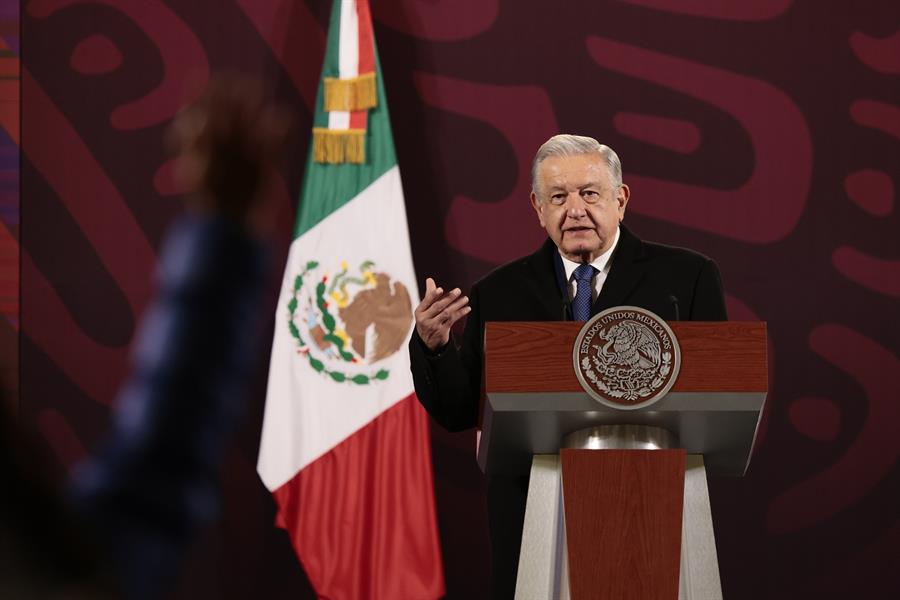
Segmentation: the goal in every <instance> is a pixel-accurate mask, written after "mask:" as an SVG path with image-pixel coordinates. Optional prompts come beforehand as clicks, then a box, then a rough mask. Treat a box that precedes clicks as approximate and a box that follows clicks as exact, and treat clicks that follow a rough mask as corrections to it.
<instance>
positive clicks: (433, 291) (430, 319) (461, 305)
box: [415, 277, 472, 352]
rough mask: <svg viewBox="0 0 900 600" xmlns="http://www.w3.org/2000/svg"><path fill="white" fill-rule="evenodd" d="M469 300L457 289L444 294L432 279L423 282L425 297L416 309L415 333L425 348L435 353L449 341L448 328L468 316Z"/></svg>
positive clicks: (469, 309)
mask: <svg viewBox="0 0 900 600" xmlns="http://www.w3.org/2000/svg"><path fill="white" fill-rule="evenodd" d="M471 310H472V307H471V306H469V298H468V297H466V296H461V292H460V290H459V288H455V289H453V290H450V291H449V292H447V293H444V290H443V288H439V287H437V284H435V283H434V279H432V278H431V277H429V278H428V279H426V280H425V297H424V298H422V301H421V302H419V305H418V306H417V307H416V312H415V315H416V332H417V333H418V334H419V337H420V338H422V341H423V342H425V346H427V347H428V349H429V350H431V351H432V352H437V351H438V350H440V349H441V348H443V347H444V346H446V345H447V343H448V342H449V341H450V328H451V327H452V326H453V324H454V323H456V322H457V321H458V320H459V319H460V317H463V316H464V315H467V314H469V312H470V311H471Z"/></svg>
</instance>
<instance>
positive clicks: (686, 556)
mask: <svg viewBox="0 0 900 600" xmlns="http://www.w3.org/2000/svg"><path fill="white" fill-rule="evenodd" d="M576 445H581V444H576ZM665 445H667V444H664V445H662V446H659V445H658V446H656V447H665ZM606 447H609V446H606ZM564 513H565V510H564V503H563V485H562V469H561V461H560V458H559V456H557V455H535V456H534V458H533V461H532V467H531V479H530V483H529V489H528V500H527V504H526V510H525V523H524V529H523V533H522V547H521V552H520V555H519V570H518V578H517V584H516V596H515V597H516V598H517V599H521V600H526V599H534V600H538V599H540V600H545V599H547V598H552V599H554V600H556V599H559V600H569V599H570V598H574V599H575V600H580V598H575V596H573V595H572V594H571V593H570V582H569V570H568V569H569V561H568V552H567V539H566V526H565V514H564ZM681 523H682V526H681V534H682V535H681V552H680V570H679V578H678V592H677V598H679V600H695V599H696V600H699V599H703V600H706V599H712V600H716V599H720V598H722V588H721V582H720V578H719V568H718V558H717V555H716V546H715V538H714V532H713V526H712V514H711V511H710V504H709V490H708V487H707V483H706V469H705V467H704V464H703V457H702V456H699V455H687V456H686V458H685V471H684V501H683V507H682V516H681ZM598 543H602V541H601V540H598ZM582 589H583V588H582ZM597 591H598V592H599V590H597ZM632 591H633V592H634V593H635V595H630V594H629V597H634V598H640V597H642V595H641V591H640V590H638V589H633V590H632ZM579 596H581V597H594V595H592V594H591V593H590V592H589V591H588V592H587V593H581V594H579ZM672 596H673V599H674V596H675V593H674V590H673V594H672ZM652 597H654V598H657V597H658V596H657V595H653V596H652Z"/></svg>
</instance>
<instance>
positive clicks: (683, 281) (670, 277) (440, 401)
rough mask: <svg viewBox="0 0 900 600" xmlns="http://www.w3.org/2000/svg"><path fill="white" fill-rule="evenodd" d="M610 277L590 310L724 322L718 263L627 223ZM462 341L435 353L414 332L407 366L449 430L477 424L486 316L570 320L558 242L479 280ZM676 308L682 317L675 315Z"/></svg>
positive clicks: (421, 394)
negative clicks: (647, 237)
mask: <svg viewBox="0 0 900 600" xmlns="http://www.w3.org/2000/svg"><path fill="white" fill-rule="evenodd" d="M620 229H621V234H620V236H619V243H618V246H617V247H616V250H615V252H614V254H613V259H612V266H611V268H610V271H609V275H608V277H607V279H606V281H605V282H604V284H603V288H602V289H601V291H600V295H599V296H598V297H597V299H596V301H595V302H594V304H593V306H592V307H591V315H595V314H597V313H598V312H601V311H603V310H605V309H607V308H610V307H613V306H620V305H630V306H638V307H641V308H645V309H647V310H651V311H653V312H655V313H656V314H658V315H659V316H661V317H662V318H664V319H667V320H676V319H679V318H680V319H681V320H690V321H723V320H725V319H727V316H726V312H725V300H724V296H723V292H722V281H721V278H720V277H719V270H718V268H717V267H716V264H715V263H714V262H713V261H712V260H710V259H709V258H707V257H705V256H703V255H702V254H698V253H696V252H693V251H691V250H685V249H683V248H675V247H672V246H665V245H663V244H654V243H651V242H644V241H642V240H640V239H639V238H637V237H636V236H635V235H634V234H633V233H631V232H630V231H629V230H628V229H627V228H626V227H624V226H622V227H621V228H620ZM469 303H470V305H471V307H472V312H471V313H469V317H468V321H467V322H466V327H465V331H464V333H463V339H462V344H461V345H460V346H459V347H457V346H456V344H455V343H454V342H453V341H451V343H450V344H448V345H447V347H446V348H445V349H444V350H443V351H441V352H440V353H437V354H435V353H430V352H428V350H427V349H426V348H425V346H424V344H422V341H421V339H419V337H418V336H417V335H415V334H413V336H412V339H411V340H410V344H409V354H410V363H411V364H410V368H411V369H412V373H413V380H414V382H415V387H416V394H417V395H418V397H419V401H420V402H421V403H422V405H423V406H424V407H425V409H426V410H427V411H428V413H429V414H430V415H431V416H432V417H433V418H434V419H435V420H436V421H437V422H438V423H440V424H441V425H442V426H443V427H445V428H446V429H448V430H450V431H460V430H463V429H468V428H471V427H474V426H475V425H476V424H477V422H478V401H479V396H480V392H481V362H482V347H483V344H484V324H485V323H486V322H488V321H560V320H564V319H570V318H571V317H570V315H571V312H570V309H569V302H568V295H567V293H566V282H565V280H564V275H563V270H562V261H561V259H560V258H559V251H558V250H557V248H556V245H555V244H554V243H553V241H552V240H550V239H549V238H548V239H547V241H546V242H545V243H544V245H543V246H541V248H540V249H539V250H538V251H537V252H535V253H534V254H532V255H530V256H525V257H523V258H520V259H518V260H514V261H513V262H511V263H508V264H506V265H503V266H501V267H499V268H497V269H496V270H495V271H493V272H492V273H490V274H488V275H487V276H486V277H484V278H483V279H481V280H480V281H478V282H477V283H475V285H474V286H472V291H471V293H470V294H469ZM676 313H677V315H676Z"/></svg>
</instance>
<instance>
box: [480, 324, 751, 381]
mask: <svg viewBox="0 0 900 600" xmlns="http://www.w3.org/2000/svg"><path fill="white" fill-rule="evenodd" d="M583 325H584V323H580V322H533V321H532V322H517V321H511V322H491V323H487V325H486V326H485V370H484V373H485V380H484V384H485V389H486V391H487V392H489V393H491V392H519V393H521V392H537V393H546V392H581V391H582V388H581V385H580V384H579V383H578V380H577V379H576V377H575V370H574V368H573V366H572V349H573V346H574V344H575V338H576V337H577V336H578V332H579V331H580V330H581V327H582V326H583ZM668 325H669V326H670V327H671V328H672V331H673V332H674V333H675V337H676V339H677V340H678V344H679V345H680V346H681V371H680V373H679V375H678V380H677V381H676V382H675V385H674V386H673V387H672V390H671V391H672V392H765V391H768V357H767V341H766V339H767V338H766V324H765V323H763V322H740V321H728V322H704V321H681V322H678V321H674V322H670V323H668Z"/></svg>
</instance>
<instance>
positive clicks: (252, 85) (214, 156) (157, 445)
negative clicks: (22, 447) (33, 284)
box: [0, 75, 288, 598]
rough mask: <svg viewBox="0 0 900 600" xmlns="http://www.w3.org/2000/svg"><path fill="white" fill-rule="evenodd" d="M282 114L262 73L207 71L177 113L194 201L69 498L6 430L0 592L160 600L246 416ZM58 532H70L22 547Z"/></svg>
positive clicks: (180, 161) (174, 231) (183, 175)
mask: <svg viewBox="0 0 900 600" xmlns="http://www.w3.org/2000/svg"><path fill="white" fill-rule="evenodd" d="M287 122H288V119H287V116H286V113H285V112H283V111H282V110H281V109H279V108H277V107H275V106H274V105H272V104H271V103H270V102H268V101H267V100H266V99H265V96H264V94H263V92H262V89H261V87H260V85H259V84H258V83H256V82H255V81H253V80H251V79H249V78H247V77H243V76H238V75H223V76H218V77H216V78H214V79H213V80H212V81H211V82H210V83H209V85H208V87H207V88H206V90H205V91H204V92H203V93H202V94H201V95H200V97H199V98H198V99H197V100H196V101H195V102H194V103H193V104H192V105H190V106H189V107H187V108H186V109H184V110H182V111H181V112H180V113H179V114H178V115H177V116H176V118H175V119H174V121H173V125H172V128H171V136H170V137H171V142H172V143H173V145H174V148H175V151H176V153H177V155H178V156H177V162H176V176H177V177H178V179H179V180H180V181H179V183H180V184H181V185H182V187H183V188H184V189H185V190H186V192H187V199H188V209H189V210H188V214H187V215H186V216H185V217H183V218H182V219H180V220H179V221H178V222H177V223H175V224H174V226H173V227H172V228H171V230H170V232H169V233H168V235H167V238H166V240H165V242H164V244H163V247H162V250H161V252H160V257H159V266H158V271H157V275H156V278H157V292H156V296H155V298H154V299H153V301H152V302H151V304H150V305H149V308H148V309H147V311H146V313H145V314H144V316H143V319H142V322H141V326H140V328H139V330H138V332H137V335H136V337H135V339H134V342H133V347H132V355H131V370H130V375H129V376H128V378H127V380H126V382H125V383H124V385H123V386H122V388H121V390H120V392H119V395H118V397H117V401H116V405H115V408H114V411H113V414H112V420H111V428H110V431H109V433H108V435H107V436H106V438H105V440H104V442H103V444H102V445H101V447H100V449H99V450H98V451H97V452H96V453H94V454H93V455H92V456H91V457H89V458H88V459H87V460H86V461H85V462H84V463H83V464H81V465H79V466H78V467H77V468H76V469H75V470H74V471H73V473H72V477H71V482H70V489H69V497H68V498H67V500H68V506H65V505H63V503H62V502H60V500H59V499H58V498H56V497H54V494H53V493H52V488H50V487H49V486H45V485H43V484H40V483H39V479H38V478H36V477H34V476H32V475H31V473H29V464H28V460H27V459H20V458H18V456H17V453H18V452H19V446H18V445H17V444H16V443H15V442H12V441H11V443H9V444H8V447H6V448H0V451H2V452H3V455H2V457H0V459H2V460H4V461H7V462H8V463H9V464H10V465H11V468H10V470H9V471H7V470H6V469H4V472H8V473H15V475H13V478H14V479H15V481H16V482H17V484H18V485H22V486H23V487H22V489H21V493H20V494H14V495H9V494H6V493H5V494H3V497H4V503H3V506H2V509H3V514H2V515H0V517H2V519H3V520H2V523H0V528H2V529H0V532H2V533H3V534H5V533H6V532H7V531H9V532H10V533H11V534H12V535H10V536H6V535H4V536H3V538H2V539H3V541H2V542H0V550H2V551H3V555H2V557H0V558H5V557H6V556H12V557H18V558H17V561H18V562H21V563H22V568H21V569H20V570H18V571H17V572H15V571H11V575H13V576H11V577H10V578H9V579H8V580H6V581H4V582H2V583H0V596H2V597H7V596H6V593H7V592H14V591H15V592H16V595H15V596H12V597H23V596H25V597H29V596H34V597H52V596H66V597H100V596H111V597H127V598H156V597H159V596H161V595H163V594H164V593H165V592H166V591H167V590H168V589H169V588H170V587H171V585H172V583H173V581H174V579H175V576H176V575H177V574H178V567H179V564H180V563H181V560H182V558H183V556H184V554H185V551H186V549H187V548H188V546H189V544H190V542H191V541H192V539H193V536H194V534H195V533H196V531H197V529H198V527H199V526H201V525H203V524H204V523H207V522H209V521H210V520H211V519H212V518H213V517H214V516H215V515H216V514H217V510H218V505H219V500H220V498H219V496H220V491H219V470H220V463H221V461H222V458H223V454H224V452H225V450H226V448H227V445H228V442H229V440H230V434H231V433H232V432H233V431H234V429H235V427H236V425H237V424H239V422H240V417H241V415H242V414H243V413H244V398H243V395H244V388H245V384H246V380H247V378H248V374H249V370H250V369H251V368H252V367H253V366H254V365H255V361H254V355H255V352H254V350H255V341H256V340H255V338H256V334H257V333H258V328H259V317H260V314H261V313H262V314H265V313H264V311H262V310H261V307H260V306H259V300H260V298H261V291H262V286H263V284H264V282H265V263H266V261H265V260H264V251H263V246H262V244H261V243H260V242H259V241H258V239H256V238H257V237H258V236H259V235H260V234H262V233H264V232H265V229H266V226H267V218H266V217H267V206H266V202H264V199H265V194H264V193H263V192H264V188H265V183H266V180H267V179H268V175H269V174H270V173H271V171H272V163H273V162H274V160H275V158H276V156H277V154H278V151H279V149H280V148H281V146H282V144H283V141H284V139H285V137H286V134H287V129H288V127H287ZM3 433H4V439H5V440H10V437H9V435H7V433H8V432H3ZM12 465H15V468H13V467H12ZM0 466H4V467H5V466H6V465H0ZM33 503H37V504H33ZM39 505H41V506H39ZM44 515H48V516H47V519H49V522H41V521H42V518H43V517H44ZM45 520H46V519H45ZM34 528H40V529H39V530H35V529H34ZM65 532H71V535H68V536H64V535H63V536H62V537H63V540H64V541H66V542H69V541H71V543H70V544H63V547H62V548H60V549H54V548H50V554H48V555H46V556H43V557H39V558H37V557H30V555H29V554H28V552H29V551H31V549H32V547H34V551H35V552H37V553H40V552H41V551H42V550H44V549H46V548H47V546H53V545H54V544H56V543H57V542H58V540H59V538H60V536H61V534H63V533H65ZM7 545H8V546H9V547H5V546H7ZM11 568H12V567H10V565H6V566H5V567H4V569H11Z"/></svg>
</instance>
